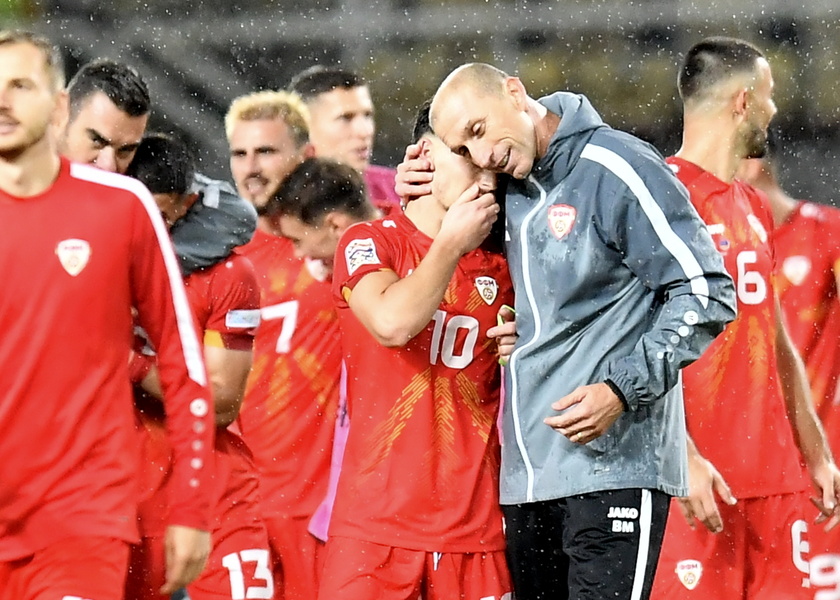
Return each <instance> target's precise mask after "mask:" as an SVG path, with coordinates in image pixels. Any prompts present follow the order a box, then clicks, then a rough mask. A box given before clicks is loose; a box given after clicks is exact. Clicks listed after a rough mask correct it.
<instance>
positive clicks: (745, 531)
mask: <svg viewBox="0 0 840 600" xmlns="http://www.w3.org/2000/svg"><path fill="white" fill-rule="evenodd" d="M808 496H809V494H808V493H807V492H802V493H798V494H782V495H778V496H768V497H766V498H747V499H741V500H738V503H737V504H736V505H735V506H728V505H726V504H723V503H721V502H718V508H719V509H720V513H721V517H722V518H723V531H722V532H720V533H718V534H713V533H709V531H708V530H707V529H706V528H705V527H703V526H702V525H701V524H700V523H697V526H696V529H693V530H692V529H691V528H690V527H689V526H688V524H687V523H686V521H685V517H683V515H682V513H681V512H680V509H679V507H678V506H677V501H676V500H672V501H671V510H670V514H669V515H668V525H667V527H666V528H665V540H664V542H663V544H662V552H661V554H660V556H659V565H658V567H657V570H656V577H655V579H654V584H653V593H652V594H651V598H652V600H682V599H685V600H696V599H697V598H742V599H744V600H752V599H756V600H757V599H761V600H782V599H784V600H792V599H797V598H802V599H805V598H811V597H812V596H813V592H812V591H810V590H809V589H808V585H809V584H808V557H807V553H808V545H807V535H808V534H807V531H808V527H809V526H808V522H807V521H806V519H807V515H808V514H810V513H809V512H808V507H810V506H811V504H810V502H809V501H808ZM811 527H813V526H811Z"/></svg>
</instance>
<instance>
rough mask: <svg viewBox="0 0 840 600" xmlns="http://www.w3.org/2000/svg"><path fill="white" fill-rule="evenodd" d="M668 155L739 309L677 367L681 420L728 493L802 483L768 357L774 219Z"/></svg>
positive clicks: (767, 491)
mask: <svg viewBox="0 0 840 600" xmlns="http://www.w3.org/2000/svg"><path fill="white" fill-rule="evenodd" d="M668 163H669V164H670V165H671V166H672V168H673V169H674V171H675V173H676V175H677V177H678V178H679V180H680V181H681V182H682V183H683V184H684V185H685V186H686V187H687V188H688V191H689V193H690V195H691V203H692V204H693V205H694V208H696V209H697V212H698V213H699V214H700V218H701V219H703V221H704V222H705V223H706V225H707V227H708V229H709V233H711V234H712V239H713V240H714V242H715V245H716V246H717V248H718V251H719V252H720V253H721V254H722V255H723V262H724V265H725V266H726V270H727V271H728V272H729V274H730V275H731V276H732V279H733V280H734V281H735V287H736V290H737V296H738V316H737V318H736V319H735V321H733V322H732V323H730V324H729V325H728V326H727V327H726V329H725V330H724V332H723V333H722V334H721V335H720V336H718V337H717V338H716V339H715V341H714V342H712V345H711V346H709V349H708V350H706V352H705V353H704V354H703V356H701V357H700V359H699V360H697V361H696V362H695V363H693V364H692V365H690V366H689V367H687V368H686V369H684V370H683V387H684V396H685V411H686V425H687V428H688V433H689V434H690V435H691V437H692V438H693V439H694V441H695V442H696V444H697V447H698V448H699V449H700V453H701V454H703V456H705V457H706V458H707V459H709V460H710V461H711V462H712V464H714V465H715V467H717V469H718V470H719V471H720V472H721V474H722V475H723V478H724V479H725V480H726V481H727V483H728V484H729V486H730V487H731V488H732V493H733V494H734V495H735V497H736V498H751V497H757V496H768V495H773V494H783V493H789V492H795V491H800V490H804V489H806V488H807V486H808V481H807V479H806V478H805V476H804V471H803V466H802V464H801V462H800V455H799V450H798V448H797V447H796V444H795V443H794V439H793V431H792V429H791V424H790V421H789V420H788V417H787V412H786V410H785V406H784V398H783V396H782V391H781V386H780V383H779V373H778V369H777V366H776V308H775V298H774V291H773V276H772V273H773V266H774V258H773V248H772V246H771V243H770V240H769V237H768V236H769V233H770V232H771V231H772V230H773V219H772V216H771V214H770V211H769V209H768V207H767V204H766V202H767V201H766V198H764V196H763V195H762V194H761V192H758V191H757V190H755V189H754V188H752V187H751V186H749V185H747V184H746V183H744V182H742V181H739V180H735V181H734V182H733V183H732V184H727V183H726V182H724V181H722V180H720V179H718V178H717V177H715V176H714V175H712V174H711V173H709V172H708V171H704V170H703V169H701V168H700V167H698V166H697V165H695V164H692V163H690V162H687V161H684V160H681V159H679V158H676V157H673V158H669V159H668Z"/></svg>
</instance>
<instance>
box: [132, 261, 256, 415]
mask: <svg viewBox="0 0 840 600" xmlns="http://www.w3.org/2000/svg"><path fill="white" fill-rule="evenodd" d="M210 285H211V288H210V292H209V294H208V296H209V297H210V298H211V299H212V302H211V306H209V307H208V310H207V322H206V323H204V327H205V330H204V332H203V336H204V360H205V363H206V365H207V374H208V376H209V379H210V387H211V389H212V391H213V399H214V401H215V402H214V406H215V415H216V425H217V426H220V427H226V426H227V425H230V424H231V423H232V422H233V421H234V420H236V417H237V416H239V409H240V408H241V407H242V399H243V397H244V395H245V383H246V380H247V378H248V372H249V371H250V369H251V359H252V356H253V354H252V350H253V344H254V332H255V331H256V328H257V326H258V325H259V287H258V284H257V279H256V275H255V273H254V269H253V266H252V265H251V263H250V261H248V259H246V258H244V257H242V256H235V257H234V258H232V259H229V260H228V261H227V263H226V268H225V269H222V270H217V271H216V272H215V273H214V275H213V279H212V282H211V284H210ZM142 387H143V389H145V390H146V391H147V392H149V393H150V394H152V395H153V396H155V397H157V398H162V396H161V388H160V378H159V375H158V371H157V369H156V368H154V366H153V367H152V368H151V369H149V371H148V373H147V374H146V376H145V378H144V379H143V381H142Z"/></svg>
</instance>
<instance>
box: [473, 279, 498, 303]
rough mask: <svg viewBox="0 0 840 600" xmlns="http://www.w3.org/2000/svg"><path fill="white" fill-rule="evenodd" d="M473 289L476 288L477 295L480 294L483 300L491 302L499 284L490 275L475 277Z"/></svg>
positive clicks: (494, 298) (496, 293)
mask: <svg viewBox="0 0 840 600" xmlns="http://www.w3.org/2000/svg"><path fill="white" fill-rule="evenodd" d="M475 289H477V290H478V295H479V296H481V299H482V300H484V302H486V303H487V304H493V302H495V301H496V296H497V295H498V293H499V284H498V283H496V280H495V279H493V278H492V277H476V278H475Z"/></svg>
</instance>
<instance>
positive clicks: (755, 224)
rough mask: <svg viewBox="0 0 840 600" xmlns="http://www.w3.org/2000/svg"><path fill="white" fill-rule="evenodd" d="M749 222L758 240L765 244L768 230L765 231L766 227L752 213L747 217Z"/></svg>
mask: <svg viewBox="0 0 840 600" xmlns="http://www.w3.org/2000/svg"><path fill="white" fill-rule="evenodd" d="M747 221H749V223H750V227H752V228H753V231H755V233H756V235H757V236H758V239H760V240H761V243H762V244H763V243H765V242H766V241H767V230H766V229H764V225H762V224H761V221H759V220H758V217H756V216H755V215H754V214H752V213H750V214H748V215H747Z"/></svg>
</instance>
